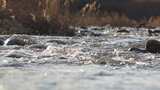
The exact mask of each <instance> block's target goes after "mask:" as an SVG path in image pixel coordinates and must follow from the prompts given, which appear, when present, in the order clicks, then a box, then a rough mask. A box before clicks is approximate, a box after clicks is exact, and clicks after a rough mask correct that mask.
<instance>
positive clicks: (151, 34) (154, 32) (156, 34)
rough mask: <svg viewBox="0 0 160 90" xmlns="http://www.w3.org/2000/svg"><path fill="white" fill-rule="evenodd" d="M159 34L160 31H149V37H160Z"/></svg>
mask: <svg viewBox="0 0 160 90" xmlns="http://www.w3.org/2000/svg"><path fill="white" fill-rule="evenodd" d="M158 34H160V30H150V29H149V30H148V35H149V36H153V35H155V36H158Z"/></svg>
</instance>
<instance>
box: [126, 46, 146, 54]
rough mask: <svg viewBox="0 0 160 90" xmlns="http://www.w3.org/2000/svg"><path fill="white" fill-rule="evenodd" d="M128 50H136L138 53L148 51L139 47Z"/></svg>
mask: <svg viewBox="0 0 160 90" xmlns="http://www.w3.org/2000/svg"><path fill="white" fill-rule="evenodd" d="M128 51H135V52H138V53H147V52H148V51H147V50H145V49H140V48H135V47H133V48H129V49H128Z"/></svg>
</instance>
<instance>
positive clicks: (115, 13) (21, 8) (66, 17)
mask: <svg viewBox="0 0 160 90" xmlns="http://www.w3.org/2000/svg"><path fill="white" fill-rule="evenodd" d="M99 1H101V0H99ZM102 1H103V2H98V0H86V2H85V3H80V0H20V1H19V0H0V8H1V11H2V12H1V13H0V17H2V18H0V21H1V20H2V19H3V17H5V16H8V17H9V18H11V19H9V18H5V20H6V19H7V20H11V21H14V22H12V23H16V24H17V25H15V26H14V28H15V27H17V26H18V25H19V26H20V27H23V28H24V29H23V30H22V29H21V31H19V29H17V30H12V29H10V27H9V30H10V31H12V32H14V33H15V32H16V33H26V34H47V35H48V34H50V35H74V31H73V30H71V29H69V28H68V27H69V25H76V26H79V25H80V26H84V25H85V26H86V25H87V26H88V25H101V26H102V25H106V24H110V25H113V26H142V25H143V26H147V27H149V26H160V15H156V16H151V17H149V18H148V17H143V18H141V19H135V18H131V17H130V16H129V15H130V12H132V10H133V11H134V9H136V10H139V9H140V10H141V9H142V8H147V9H148V8H150V7H151V8H153V9H154V5H148V3H146V4H145V5H144V7H143V6H140V5H141V3H143V2H137V1H134V2H133V0H129V1H130V2H127V0H126V2H127V3H125V4H124V6H123V7H122V5H119V6H115V5H116V4H115V5H114V4H113V6H110V5H109V4H108V3H104V2H107V0H102ZM109 3H110V1H109ZM127 5H130V6H127ZM133 5H138V6H137V7H136V6H134V7H133ZM126 7H128V8H126ZM155 7H156V8H158V6H157V5H156V6H155ZM142 10H143V9H142ZM156 10H157V9H156ZM6 12H8V13H7V15H6V14H4V15H3V13H6ZM142 13H143V12H142ZM131 14H132V13H131ZM138 14H139V13H137V14H136V13H135V16H136V15H138ZM5 20H2V21H5ZM11 21H9V22H11ZM8 24H9V23H8ZM8 24H6V25H8ZM4 30H5V32H9V30H8V31H7V30H6V29H4ZM4 30H3V31H4Z"/></svg>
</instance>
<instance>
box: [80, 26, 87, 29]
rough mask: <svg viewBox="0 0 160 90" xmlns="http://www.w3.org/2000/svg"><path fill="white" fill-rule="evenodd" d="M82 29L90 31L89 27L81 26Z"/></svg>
mask: <svg viewBox="0 0 160 90" xmlns="http://www.w3.org/2000/svg"><path fill="white" fill-rule="evenodd" d="M80 28H82V29H88V27H85V26H81V27H80Z"/></svg>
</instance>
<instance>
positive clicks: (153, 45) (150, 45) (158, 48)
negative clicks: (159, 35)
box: [146, 39, 160, 53]
mask: <svg viewBox="0 0 160 90" xmlns="http://www.w3.org/2000/svg"><path fill="white" fill-rule="evenodd" d="M146 50H147V51H148V52H150V53H160V41H158V40H154V39H151V40H148V41H147V42H146Z"/></svg>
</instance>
